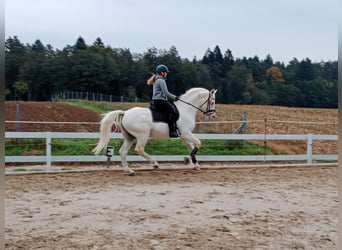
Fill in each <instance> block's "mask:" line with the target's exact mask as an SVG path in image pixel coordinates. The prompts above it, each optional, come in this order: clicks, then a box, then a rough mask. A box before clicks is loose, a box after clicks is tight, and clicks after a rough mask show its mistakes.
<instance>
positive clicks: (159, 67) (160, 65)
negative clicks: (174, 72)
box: [156, 64, 169, 73]
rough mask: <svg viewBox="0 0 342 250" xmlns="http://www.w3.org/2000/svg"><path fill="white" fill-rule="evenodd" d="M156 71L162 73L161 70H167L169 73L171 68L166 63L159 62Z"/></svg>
mask: <svg viewBox="0 0 342 250" xmlns="http://www.w3.org/2000/svg"><path fill="white" fill-rule="evenodd" d="M156 72H157V73H160V72H167V73H169V69H168V67H167V66H165V65H164V64H159V65H158V66H157V68H156Z"/></svg>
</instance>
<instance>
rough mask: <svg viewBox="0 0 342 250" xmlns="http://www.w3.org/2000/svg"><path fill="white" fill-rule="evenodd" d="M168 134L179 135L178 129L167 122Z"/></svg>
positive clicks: (171, 135)
mask: <svg viewBox="0 0 342 250" xmlns="http://www.w3.org/2000/svg"><path fill="white" fill-rule="evenodd" d="M169 132H170V133H169V136H170V138H177V137H179V134H178V130H177V127H176V125H175V124H169Z"/></svg>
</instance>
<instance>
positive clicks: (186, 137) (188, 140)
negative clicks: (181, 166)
mask: <svg viewBox="0 0 342 250" xmlns="http://www.w3.org/2000/svg"><path fill="white" fill-rule="evenodd" d="M181 139H182V141H183V143H184V144H185V145H186V146H187V148H188V150H189V152H190V155H189V156H188V157H187V159H188V160H189V162H190V167H191V168H194V169H196V170H200V166H199V163H198V161H197V159H196V153H197V151H198V149H199V148H200V147H201V141H200V140H199V139H197V138H196V137H195V136H194V135H193V134H192V133H188V134H182V136H181Z"/></svg>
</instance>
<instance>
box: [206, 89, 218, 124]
mask: <svg viewBox="0 0 342 250" xmlns="http://www.w3.org/2000/svg"><path fill="white" fill-rule="evenodd" d="M216 92H217V89H212V90H210V91H209V96H208V101H207V108H206V111H205V115H206V116H207V117H208V118H209V119H210V118H215V117H216V110H215V95H216Z"/></svg>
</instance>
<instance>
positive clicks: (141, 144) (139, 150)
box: [135, 137, 159, 169]
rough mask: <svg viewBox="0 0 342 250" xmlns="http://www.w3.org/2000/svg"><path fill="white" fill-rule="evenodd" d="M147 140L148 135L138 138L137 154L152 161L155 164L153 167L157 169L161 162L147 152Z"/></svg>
mask: <svg viewBox="0 0 342 250" xmlns="http://www.w3.org/2000/svg"><path fill="white" fill-rule="evenodd" d="M147 140H148V137H143V138H141V137H140V138H137V144H136V146H135V152H137V154H139V155H141V156H142V157H144V158H145V159H146V160H148V161H149V162H151V163H152V164H153V168H155V169H156V168H159V163H158V162H157V161H156V160H155V159H153V158H152V157H151V156H150V155H149V154H148V153H146V152H145V146H146V143H147Z"/></svg>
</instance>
